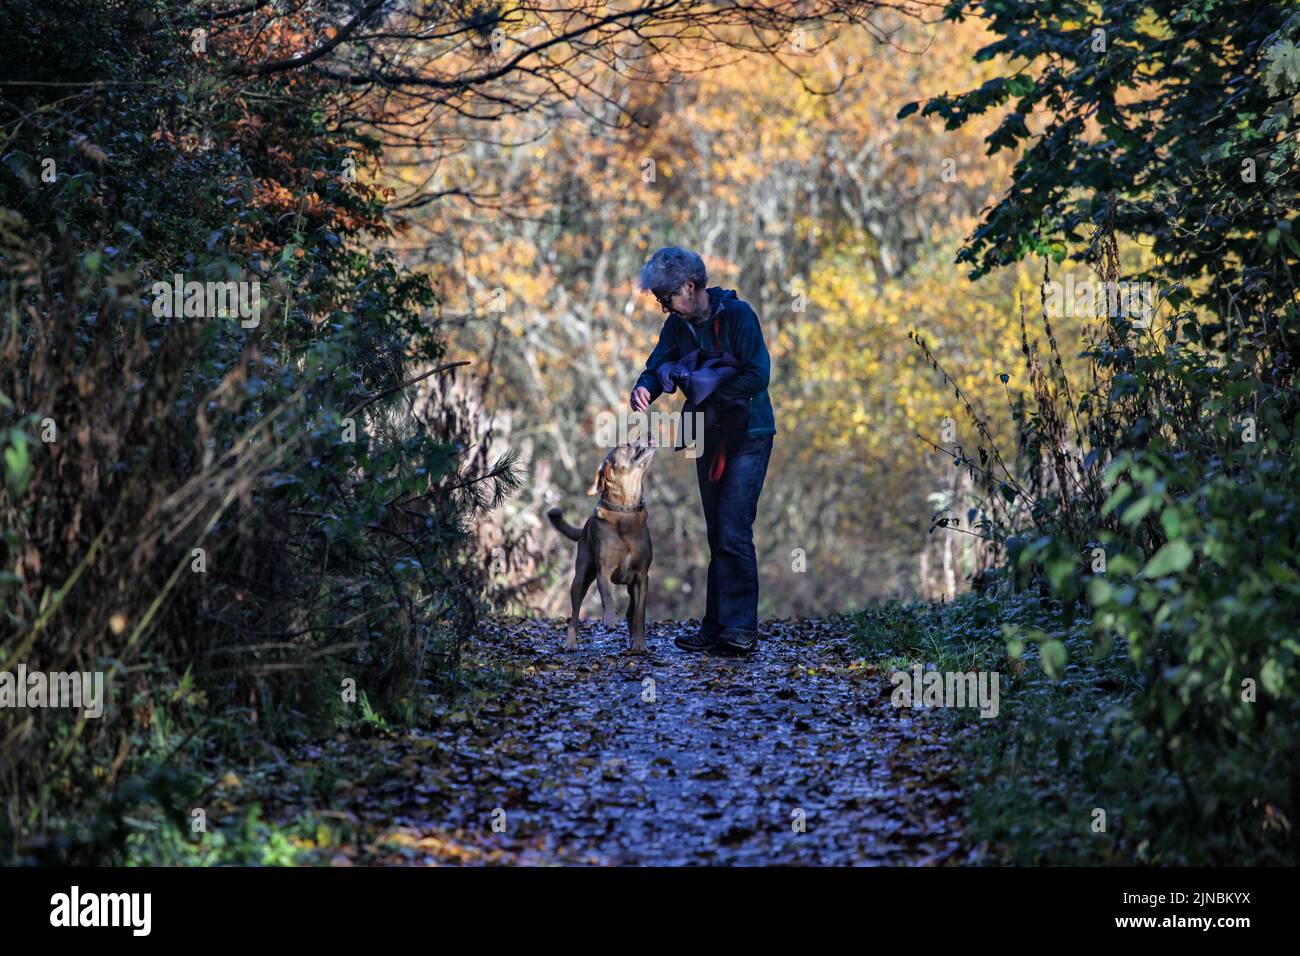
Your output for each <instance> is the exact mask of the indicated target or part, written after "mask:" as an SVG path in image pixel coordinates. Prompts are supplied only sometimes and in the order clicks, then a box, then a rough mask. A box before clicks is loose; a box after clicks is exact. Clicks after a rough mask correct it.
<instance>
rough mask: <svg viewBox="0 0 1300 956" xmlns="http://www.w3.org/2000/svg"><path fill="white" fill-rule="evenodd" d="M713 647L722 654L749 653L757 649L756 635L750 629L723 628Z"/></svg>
mask: <svg viewBox="0 0 1300 956" xmlns="http://www.w3.org/2000/svg"><path fill="white" fill-rule="evenodd" d="M713 649H714V651H715V652H718V651H720V652H722V653H724V654H750V653H753V652H754V651H755V650H757V649H758V635H757V634H755V633H754V632H752V631H732V630H724V631H723V632H722V633H721V634H719V635H718V640H717V643H716V644H715V645H714V647H713Z"/></svg>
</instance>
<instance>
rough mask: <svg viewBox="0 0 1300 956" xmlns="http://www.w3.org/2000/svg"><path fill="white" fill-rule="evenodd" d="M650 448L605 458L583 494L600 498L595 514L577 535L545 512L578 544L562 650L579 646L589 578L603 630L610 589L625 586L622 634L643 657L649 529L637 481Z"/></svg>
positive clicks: (560, 517)
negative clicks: (595, 591) (570, 611)
mask: <svg viewBox="0 0 1300 956" xmlns="http://www.w3.org/2000/svg"><path fill="white" fill-rule="evenodd" d="M654 456H655V449H654V448H653V447H640V448H637V447H633V446H632V445H619V446H618V447H617V448H614V449H612V450H611V451H610V453H609V454H608V455H606V456H605V460H604V461H602V462H601V463H600V468H598V469H597V470H596V480H595V481H593V482H592V484H591V487H590V488H588V489H587V494H589V495H596V494H598V495H600V499H599V500H598V501H597V502H596V510H595V511H593V512H592V513H591V517H590V518H588V519H587V523H586V524H584V525H583V526H582V530H581V531H579V530H578V529H577V528H575V527H573V526H572V525H571V524H569V523H568V522H567V521H565V520H564V513H563V512H562V511H561V510H560V509H559V508H552V509H551V510H550V511H548V512H546V517H548V518H550V519H551V524H553V525H555V527H556V530H558V531H559V532H560V533H561V534H562V535H564V536H565V537H566V538H569V539H571V540H573V541H576V542H578V556H577V560H576V561H575V562H574V568H573V585H572V586H571V587H570V588H569V597H570V599H571V600H572V603H573V614H572V616H571V617H570V618H569V634H568V639H567V640H566V641H565V643H564V649H565V650H566V651H572V650H577V647H578V613H579V611H580V610H581V609H582V601H583V598H585V597H586V596H587V589H588V588H590V587H591V582H592V580H593V579H595V581H596V588H597V589H598V590H599V591H600V603H601V606H602V607H603V608H604V610H605V626H606V627H613V626H614V624H615V621H614V585H615V584H624V585H627V595H628V602H627V631H628V634H629V636H630V637H631V638H632V647H631V650H632V651H633V653H637V654H641V653H644V652H645V602H646V592H647V591H649V589H650V558H651V557H652V555H653V552H652V550H651V547H650V527H649V525H648V524H647V523H646V510H645V505H644V504H643V503H642V501H641V481H642V479H643V478H644V477H645V473H646V469H647V468H649V467H650V462H651V461H653V460H654Z"/></svg>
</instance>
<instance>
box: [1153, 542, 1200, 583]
mask: <svg viewBox="0 0 1300 956" xmlns="http://www.w3.org/2000/svg"><path fill="white" fill-rule="evenodd" d="M1191 563H1192V549H1191V546H1190V545H1189V544H1188V543H1187V542H1186V541H1170V542H1169V543H1168V544H1166V545H1165V546H1164V547H1163V548H1161V549H1160V550H1159V551H1157V552H1156V553H1155V555H1154V556H1153V557H1152V558H1151V560H1150V561H1148V562H1147V564H1146V567H1144V568H1143V569H1142V576H1143V577H1144V578H1158V577H1163V576H1164V575H1166V574H1178V573H1179V572H1181V571H1186V570H1187V568H1188V567H1189V566H1190V565H1191Z"/></svg>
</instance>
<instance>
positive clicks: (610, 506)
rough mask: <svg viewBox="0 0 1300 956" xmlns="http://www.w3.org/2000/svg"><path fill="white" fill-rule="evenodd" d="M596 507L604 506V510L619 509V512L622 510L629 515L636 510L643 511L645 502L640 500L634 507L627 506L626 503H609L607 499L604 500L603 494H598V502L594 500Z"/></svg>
mask: <svg viewBox="0 0 1300 956" xmlns="http://www.w3.org/2000/svg"><path fill="white" fill-rule="evenodd" d="M596 507H597V508H604V509H605V510H606V511H621V512H623V513H624V514H629V515H630V514H636V513H637V512H638V511H645V502H644V501H642V502H641V503H640V504H639V505H637V506H636V507H635V508H629V507H628V506H627V505H615V504H611V503H610V502H608V501H606V500H605V496H604V495H601V496H600V500H599V501H598V502H596Z"/></svg>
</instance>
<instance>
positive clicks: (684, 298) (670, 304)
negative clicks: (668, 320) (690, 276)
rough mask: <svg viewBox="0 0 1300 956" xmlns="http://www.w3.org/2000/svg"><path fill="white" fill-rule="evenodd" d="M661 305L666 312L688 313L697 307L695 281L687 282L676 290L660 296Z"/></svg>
mask: <svg viewBox="0 0 1300 956" xmlns="http://www.w3.org/2000/svg"><path fill="white" fill-rule="evenodd" d="M659 305H660V306H661V307H662V308H663V310H664V311H665V312H676V313H677V314H679V315H687V314H689V313H690V311H691V310H692V309H693V308H694V307H695V283H694V282H685V283H683V284H682V285H681V287H680V288H678V289H677V290H676V291H674V292H672V293H670V294H669V295H666V296H663V297H661V298H659Z"/></svg>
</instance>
